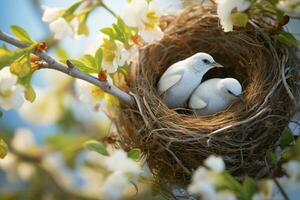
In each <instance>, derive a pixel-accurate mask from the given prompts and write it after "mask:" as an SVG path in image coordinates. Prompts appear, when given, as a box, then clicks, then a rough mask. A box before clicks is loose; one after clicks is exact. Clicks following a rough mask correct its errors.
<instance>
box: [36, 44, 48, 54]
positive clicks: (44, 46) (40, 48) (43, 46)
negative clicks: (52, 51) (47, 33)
mask: <svg viewBox="0 0 300 200" xmlns="http://www.w3.org/2000/svg"><path fill="white" fill-rule="evenodd" d="M35 49H36V50H37V51H39V52H42V51H47V49H48V47H47V43H46V42H39V43H38V44H37V45H36V47H35Z"/></svg>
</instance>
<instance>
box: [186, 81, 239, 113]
mask: <svg viewBox="0 0 300 200" xmlns="http://www.w3.org/2000/svg"><path fill="white" fill-rule="evenodd" d="M239 99H240V100H242V101H243V94H242V86H241V84H240V82H239V81H238V80H236V79H234V78H224V79H221V78H213V79H209V80H207V81H205V82H203V83H202V84H200V85H199V87H198V88H197V89H196V90H195V91H194V92H193V94H192V96H191V98H190V100H189V107H190V108H191V109H194V110H195V113H196V114H197V115H200V116H205V115H212V114H214V113H217V112H220V111H223V110H225V109H226V108H228V107H229V106H230V105H231V104H232V103H234V102H235V101H237V100H239Z"/></svg>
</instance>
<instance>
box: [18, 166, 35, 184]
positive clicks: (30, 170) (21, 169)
mask: <svg viewBox="0 0 300 200" xmlns="http://www.w3.org/2000/svg"><path fill="white" fill-rule="evenodd" d="M17 172H18V175H19V177H20V179H21V180H23V181H29V180H30V179H31V178H32V176H33V175H34V173H35V167H34V166H33V165H32V164H29V163H25V162H22V163H19V164H18V165H17Z"/></svg>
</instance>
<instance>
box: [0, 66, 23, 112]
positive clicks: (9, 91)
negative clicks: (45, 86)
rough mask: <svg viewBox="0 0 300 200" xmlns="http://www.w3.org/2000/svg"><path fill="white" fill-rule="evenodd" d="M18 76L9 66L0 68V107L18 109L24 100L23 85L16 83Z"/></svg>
mask: <svg viewBox="0 0 300 200" xmlns="http://www.w3.org/2000/svg"><path fill="white" fill-rule="evenodd" d="M17 81H18V78H17V76H16V75H14V74H12V73H11V72H10V69H9V67H4V68H3V69H1V70H0V108H3V109H4V110H10V109H19V108H20V107H21V106H22V104H23V102H24V97H23V96H24V90H25V89H24V87H23V86H22V85H20V84H18V83H17Z"/></svg>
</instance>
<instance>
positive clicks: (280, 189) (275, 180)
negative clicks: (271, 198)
mask: <svg viewBox="0 0 300 200" xmlns="http://www.w3.org/2000/svg"><path fill="white" fill-rule="evenodd" d="M273 181H274V183H275V184H276V186H277V188H278V189H279V191H280V193H281V194H282V196H283V198H284V199H285V200H289V199H290V198H289V197H288V195H287V194H286V192H285V190H284V189H283V188H282V186H281V185H280V183H279V182H278V181H277V179H276V178H273Z"/></svg>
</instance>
